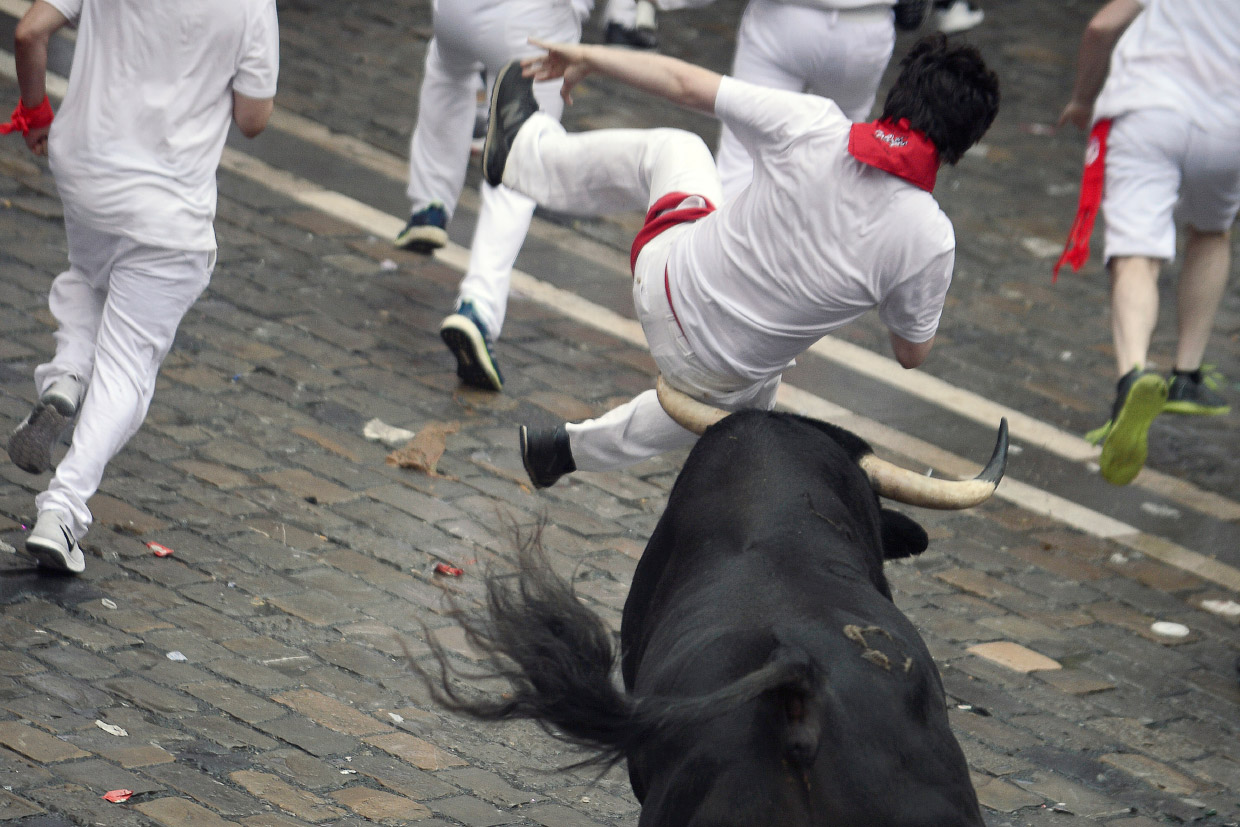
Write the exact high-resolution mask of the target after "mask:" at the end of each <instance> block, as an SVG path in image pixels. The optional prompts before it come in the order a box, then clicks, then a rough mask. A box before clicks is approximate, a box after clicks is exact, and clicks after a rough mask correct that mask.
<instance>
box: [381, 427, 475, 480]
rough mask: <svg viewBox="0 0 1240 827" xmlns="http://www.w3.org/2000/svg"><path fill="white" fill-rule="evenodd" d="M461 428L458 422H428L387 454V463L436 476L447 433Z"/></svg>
mask: <svg viewBox="0 0 1240 827" xmlns="http://www.w3.org/2000/svg"><path fill="white" fill-rule="evenodd" d="M460 429H461V423H459V422H428V423H427V424H426V425H423V426H422V430H420V431H418V432H417V434H415V435H414V436H413V437H412V438H411V439H409V440H408V441H407V442H406V443H405V444H404V445H402V446H401V447H400V448H398V449H396V450H395V451H393V452H392V453H390V454H388V456H387V464H388V465H395V466H397V467H399V468H412V469H414V470H417V471H424V472H426V473H427V474H429V475H430V476H432V477H438V476H439V475H440V474H439V471H438V470H437V469H436V466H437V465H438V464H439V458H440V457H442V456H443V452H444V449H445V448H446V447H447V444H448V434H455V433H456V432H457V431H459V430H460Z"/></svg>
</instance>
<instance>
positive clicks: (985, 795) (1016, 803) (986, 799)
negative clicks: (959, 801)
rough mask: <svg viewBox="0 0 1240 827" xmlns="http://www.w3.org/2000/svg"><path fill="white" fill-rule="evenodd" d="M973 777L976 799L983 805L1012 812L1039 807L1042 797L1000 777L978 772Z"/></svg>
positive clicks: (991, 808) (1002, 811) (997, 810)
mask: <svg viewBox="0 0 1240 827" xmlns="http://www.w3.org/2000/svg"><path fill="white" fill-rule="evenodd" d="M970 774H971V775H972V777H973V788H974V790H975V791H976V792H977V800H978V803H980V804H981V805H982V806H983V807H986V808H987V809H990V810H994V811H996V812H1000V813H1014V812H1016V811H1017V810H1020V809H1023V808H1026V807H1040V806H1042V802H1043V801H1044V799H1043V798H1042V796H1040V795H1036V794H1034V793H1030V792H1028V791H1026V790H1023V789H1021V788H1020V787H1018V786H1016V785H1015V784H1011V783H1009V782H1007V781H1004V780H1002V779H1000V778H990V777H988V776H985V775H980V774H978V773H970Z"/></svg>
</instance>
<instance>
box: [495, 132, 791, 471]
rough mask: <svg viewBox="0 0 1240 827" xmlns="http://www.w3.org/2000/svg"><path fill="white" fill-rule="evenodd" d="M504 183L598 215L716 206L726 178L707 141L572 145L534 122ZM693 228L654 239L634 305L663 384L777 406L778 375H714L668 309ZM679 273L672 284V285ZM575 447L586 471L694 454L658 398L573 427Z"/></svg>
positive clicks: (643, 139)
mask: <svg viewBox="0 0 1240 827" xmlns="http://www.w3.org/2000/svg"><path fill="white" fill-rule="evenodd" d="M504 183H505V184H506V185H508V186H510V187H512V188H513V189H516V190H519V191H521V192H523V193H525V194H527V195H529V196H531V197H533V198H534V200H535V201H537V202H538V203H539V204H541V205H543V206H546V207H549V208H551V209H554V210H560V211H563V212H573V213H577V214H582V215H600V214H604V213H609V212H619V211H627V210H638V209H640V210H645V209H648V208H649V207H650V205H652V204H653V203H654V202H655V201H657V200H658V199H659V198H660V197H662V196H663V195H666V194H667V193H669V192H685V193H690V194H691V197H690V198H688V199H686V200H685V201H684V202H682V204H683V205H684V206H702V199H703V198H704V199H707V200H709V201H711V202H712V203H718V201H719V197H720V188H719V175H718V172H717V171H716V169H715V164H714V160H713V159H712V158H711V154H710V150H709V149H708V148H707V147H706V144H705V143H703V142H702V140H701V138H699V137H697V136H696V135H694V134H692V133H689V132H684V131H681V130H678V129H600V130H595V131H592V132H582V133H578V134H573V135H570V134H568V133H566V132H565V130H564V128H563V127H562V126H560V124H559V123H558V122H557V121H556V120H554V119H553V118H549V117H547V116H544V115H541V114H539V115H534V116H533V117H532V118H530V120H529V122H528V123H527V124H526V125H525V126H524V127H522V129H521V131H520V132H519V133H518V134H517V138H516V141H515V142H514V143H513V146H512V151H511V152H510V153H509V156H508V163H507V165H506V167H505V170H504ZM689 226H690V225H688V224H682V225H678V226H675V227H673V228H671V229H669V230H666V231H665V232H663V233H661V234H660V235H658V236H656V237H655V238H654V239H652V240H651V241H650V242H649V243H648V244H647V245H646V246H645V247H644V248H643V250H642V252H641V255H639V256H638V259H637V266H636V268H635V271H634V277H633V305H634V308H635V309H636V311H637V316H638V319H639V320H640V321H641V325H642V330H643V332H644V333H645V334H646V341H647V343H648V344H649V346H650V354H651V356H653V357H654V360H655V364H657V365H658V366H659V371H660V372H661V373H662V374H663V376H664V378H665V379H666V380H667V381H668V382H669V383H671V384H672V385H673V386H675V387H676V388H678V389H680V390H682V391H684V392H685V393H688V394H689V395H691V396H693V397H695V398H698V399H701V400H703V401H706V402H710V403H712V404H715V405H718V406H719V407H722V408H726V409H730V410H733V409H738V408H747V407H758V408H766V409H769V408H771V407H773V406H774V404H775V392H776V390H777V389H778V388H779V380H780V377H779V375H778V374H776V375H774V376H771V377H769V378H767V379H766V380H764V381H762V382H758V383H753V382H749V381H747V380H743V379H740V378H738V377H735V376H724V375H720V374H717V373H714V372H712V371H710V370H708V369H707V368H706V367H705V366H703V365H702V363H701V361H700V360H699V359H698V358H697V356H696V355H695V354H694V352H693V348H692V346H691V345H690V343H689V341H688V340H687V339H686V338H685V335H684V333H683V332H682V331H681V329H680V325H679V324H678V323H677V321H676V319H675V315H674V314H673V312H672V308H671V306H670V305H669V304H668V298H667V289H666V286H665V282H664V278H665V276H664V274H665V272H666V269H667V260H668V256H669V255H670V254H671V251H672V249H673V247H674V246H675V245H676V244H678V243H687V238H686V231H687V230H688V228H689ZM675 277H676V276H675V273H668V275H667V278H671V279H674V278H675ZM567 427H568V435H569V444H570V446H571V448H572V452H573V459H574V461H575V462H576V463H577V468H578V469H579V470H581V471H608V470H612V469H615V468H623V467H625V466H627V465H632V464H633V463H636V462H640V461H642V460H645V459H649V458H651V457H654V456H657V455H658V454H661V453H663V452H664V451H670V450H673V449H676V448H684V447H687V446H689V445H692V444H693V442H694V440H695V439H696V437H695V436H694V435H693V434H692V433H690V432H689V431H687V430H685V429H684V428H681V427H680V426H679V425H677V424H676V423H675V422H674V421H673V420H672V419H671V417H669V416H668V415H667V414H666V413H665V412H664V411H663V408H662V407H661V406H660V405H659V401H658V398H657V397H656V396H655V392H654V391H653V390H650V391H646V392H644V393H641V394H639V395H638V396H636V397H635V398H633V399H632V400H630V401H629V402H626V403H625V404H623V405H620V406H619V407H617V408H614V409H612V410H611V411H609V412H608V413H606V414H604V415H603V416H601V417H598V418H597V419H591V420H587V421H585V422H580V423H569V425H568V426H567Z"/></svg>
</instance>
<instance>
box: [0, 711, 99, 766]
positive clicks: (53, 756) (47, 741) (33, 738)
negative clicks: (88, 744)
mask: <svg viewBox="0 0 1240 827" xmlns="http://www.w3.org/2000/svg"><path fill="white" fill-rule="evenodd" d="M0 744H4V745H5V746H6V747H8V748H9V749H11V750H13V751H14V752H19V753H21V754H22V755H24V756H26V757H27V758H29V759H31V760H33V761H37V762H39V763H41V764H53V763H56V762H58V761H69V760H72V759H75V758H86V757H88V756H89V755H90V753H88V752H83V751H82V750H80V749H78V748H77V747H75V746H73V745H72V744H69V743H66V742H64V741H62V740H61V739H59V738H57V737H55V736H53V735H48V734H47V733H46V732H42V731H40V730H38V729H35V728H34V727H32V726H27V725H26V724H19V723H17V722H16V721H0Z"/></svg>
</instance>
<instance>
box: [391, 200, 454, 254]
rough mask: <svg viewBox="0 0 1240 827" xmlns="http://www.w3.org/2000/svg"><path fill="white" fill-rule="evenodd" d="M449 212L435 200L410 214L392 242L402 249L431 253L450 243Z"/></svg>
mask: <svg viewBox="0 0 1240 827" xmlns="http://www.w3.org/2000/svg"><path fill="white" fill-rule="evenodd" d="M447 225H448V214H447V213H446V212H445V211H444V208H443V204H440V203H439V202H438V201H433V202H431V203H430V204H428V205H427V206H425V207H423V208H422V209H420V210H418V211H417V212H415V213H413V214H412V215H410V216H409V223H408V224H406V225H405V229H403V230H401V231H400V235H398V236H396V240H395V241H393V242H392V243H393V244H395V245H396V246H397V247H400V248H401V249H402V250H412V251H413V252H415V253H430V252H433V251H434V250H438V249H439V248H440V247H442V246H444V245H445V244H447V243H448V232H447V230H445V229H444V227H446V226H447Z"/></svg>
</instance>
